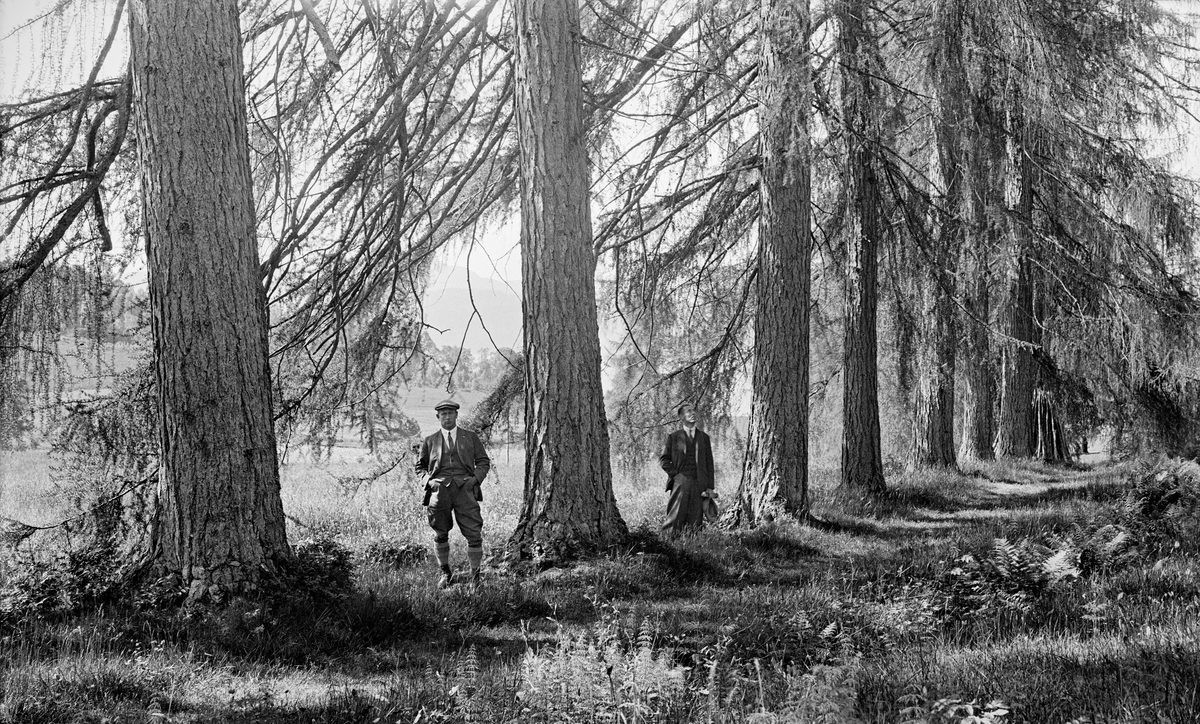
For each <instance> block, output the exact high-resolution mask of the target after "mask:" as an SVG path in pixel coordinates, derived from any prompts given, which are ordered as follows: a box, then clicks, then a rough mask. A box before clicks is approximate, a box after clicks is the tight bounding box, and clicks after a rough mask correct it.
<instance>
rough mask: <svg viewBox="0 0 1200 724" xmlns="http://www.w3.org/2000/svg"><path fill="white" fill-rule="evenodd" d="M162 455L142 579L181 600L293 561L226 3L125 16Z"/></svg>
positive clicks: (232, 28) (144, 2) (236, 56)
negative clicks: (172, 585) (146, 574)
mask: <svg viewBox="0 0 1200 724" xmlns="http://www.w3.org/2000/svg"><path fill="white" fill-rule="evenodd" d="M131 9H132V13H131V18H132V20H131V23H130V28H131V39H132V43H131V49H132V61H131V62H132V67H133V78H134V82H133V89H134V108H135V112H134V115H135V117H136V119H137V137H138V153H139V157H140V168H141V173H140V175H141V183H142V193H143V226H144V230H145V234H146V246H147V257H148V268H149V287H150V316H151V328H152V332H153V342H154V371H155V377H156V380H157V387H158V400H159V409H158V414H159V420H158V434H159V444H160V447H161V453H160V458H159V481H158V493H157V501H158V505H157V510H156V516H155V519H154V521H153V523H152V531H151V550H150V565H151V569H150V570H151V572H152V573H153V574H156V575H162V576H166V577H168V578H170V577H173V578H175V579H177V581H178V583H179V584H182V585H183V586H184V587H186V588H187V589H188V599H189V600H190V601H202V600H216V601H219V600H222V599H224V598H226V597H227V596H229V595H232V594H237V593H240V592H245V591H250V590H254V589H255V588H257V587H258V585H259V584H260V583H261V580H262V577H263V576H264V571H270V570H271V569H272V568H273V567H274V566H275V565H276V564H277V563H279V562H281V561H285V560H287V559H288V558H290V555H291V554H290V549H289V547H288V543H287V538H286V533H285V529H284V516H283V506H282V504H281V501H280V494H279V466H278V457H277V452H276V447H275V433H274V428H273V420H272V401H271V383H270V368H269V366H268V362H267V354H268V350H267V307H266V294H265V292H264V289H263V286H262V284H261V282H260V278H259V261H258V250H257V244H256V238H255V215H254V201H253V189H252V184H251V174H250V158H249V147H248V143H247V126H246V106H245V92H244V85H243V77H242V45H241V38H240V35H239V30H238V3H237V2H235V0H223V1H222V2H212V3H196V4H191V3H159V2H152V1H149V0H132V2H131Z"/></svg>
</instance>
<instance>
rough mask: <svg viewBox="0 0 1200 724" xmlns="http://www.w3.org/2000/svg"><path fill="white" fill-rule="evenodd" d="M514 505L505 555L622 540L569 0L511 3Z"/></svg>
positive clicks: (559, 551) (573, 11)
mask: <svg viewBox="0 0 1200 724" xmlns="http://www.w3.org/2000/svg"><path fill="white" fill-rule="evenodd" d="M516 26H517V33H516V39H517V53H516V61H517V83H516V109H517V135H518V138H519V141H520V147H521V267H522V287H523V295H524V312H525V327H524V334H525V495H524V501H523V504H522V508H521V517H520V520H519V522H518V524H517V528H516V531H514V532H513V535H512V539H511V545H512V547H513V548H514V549H515V550H516V551H518V552H520V553H521V554H523V555H528V554H538V555H545V556H550V557H565V556H571V555H574V554H576V553H578V552H582V551H586V550H591V549H594V548H597V547H600V546H604V545H608V544H611V543H614V542H616V541H618V540H620V539H621V538H623V537H624V536H625V534H626V528H625V522H624V521H623V520H622V519H621V515H620V513H619V512H618V511H617V505H616V499H615V497H614V495H613V490H612V471H611V468H610V462H609V450H608V423H607V420H606V419H605V415H604V394H603V390H602V389H601V385H600V336H599V328H598V325H597V322H596V286H595V268H596V262H595V257H594V256H593V254H592V225H591V214H590V211H589V199H590V197H589V174H588V155H587V149H586V147H585V145H584V141H585V136H584V127H583V84H582V80H581V75H580V65H579V63H580V59H579V38H580V30H579V7H578V4H577V2H576V0H565V1H563V2H544V1H543V0H517V2H516Z"/></svg>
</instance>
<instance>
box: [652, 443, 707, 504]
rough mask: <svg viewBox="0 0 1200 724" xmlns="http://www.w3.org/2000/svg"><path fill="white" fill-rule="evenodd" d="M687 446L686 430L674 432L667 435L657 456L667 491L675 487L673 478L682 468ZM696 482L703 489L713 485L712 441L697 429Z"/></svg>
mask: <svg viewBox="0 0 1200 724" xmlns="http://www.w3.org/2000/svg"><path fill="white" fill-rule="evenodd" d="M687 444H688V439H687V431H686V430H682V429H680V430H676V431H675V432H673V433H671V434H670V435H667V442H666V445H664V449H663V453H662V455H659V456H658V464H659V465H661V466H662V469H663V470H664V471H665V472H666V473H667V490H670V489H671V487H672V486H674V485H675V476H676V475H678V474H679V471H680V469H682V467H683V458H684V456H685V455H687ZM696 482H698V483H700V485H701V486H702V487H703V488H705V489H709V488H712V487H713V485H714V483H715V479H714V477H713V452H712V439H711V438H710V437H709V436H708V433H706V432H705V431H703V430H701V429H699V428H697V429H696Z"/></svg>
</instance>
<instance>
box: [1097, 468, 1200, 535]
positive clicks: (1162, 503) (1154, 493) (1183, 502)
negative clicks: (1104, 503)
mask: <svg viewBox="0 0 1200 724" xmlns="http://www.w3.org/2000/svg"><path fill="white" fill-rule="evenodd" d="M1131 483H1132V485H1131V486H1130V487H1129V489H1128V490H1127V491H1126V492H1125V495H1124V496H1123V497H1122V498H1121V499H1120V500H1119V501H1118V503H1117V505H1116V514H1117V520H1118V521H1119V523H1120V524H1121V525H1123V526H1124V527H1125V528H1126V529H1127V530H1128V531H1129V532H1130V535H1132V536H1133V538H1134V539H1135V540H1136V541H1137V542H1138V544H1139V545H1140V546H1141V547H1142V548H1144V549H1145V550H1146V552H1147V553H1149V554H1151V555H1157V554H1159V553H1161V552H1162V551H1163V550H1164V549H1166V548H1171V547H1174V546H1176V545H1183V544H1187V545H1188V547H1189V549H1190V550H1195V549H1196V543H1195V541H1196V539H1197V536H1198V535H1200V465H1197V464H1196V463H1194V462H1191V461H1186V460H1167V459H1163V460H1159V461H1157V462H1155V463H1153V464H1151V465H1148V466H1146V467H1143V468H1141V469H1139V470H1138V471H1137V472H1135V473H1134V476H1133V480H1131Z"/></svg>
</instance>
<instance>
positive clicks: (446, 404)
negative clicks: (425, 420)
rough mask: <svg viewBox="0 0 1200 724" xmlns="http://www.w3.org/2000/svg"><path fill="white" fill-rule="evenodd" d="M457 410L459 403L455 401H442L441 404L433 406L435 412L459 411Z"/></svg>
mask: <svg viewBox="0 0 1200 724" xmlns="http://www.w3.org/2000/svg"><path fill="white" fill-rule="evenodd" d="M457 409H458V403H457V402H455V401H454V400H442V401H441V402H439V403H437V404H436V405H434V406H433V411H434V412H441V411H442V410H457Z"/></svg>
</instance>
